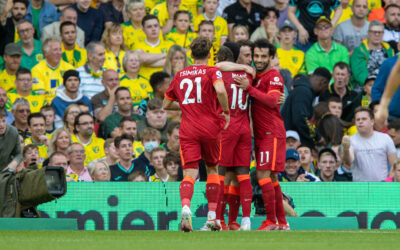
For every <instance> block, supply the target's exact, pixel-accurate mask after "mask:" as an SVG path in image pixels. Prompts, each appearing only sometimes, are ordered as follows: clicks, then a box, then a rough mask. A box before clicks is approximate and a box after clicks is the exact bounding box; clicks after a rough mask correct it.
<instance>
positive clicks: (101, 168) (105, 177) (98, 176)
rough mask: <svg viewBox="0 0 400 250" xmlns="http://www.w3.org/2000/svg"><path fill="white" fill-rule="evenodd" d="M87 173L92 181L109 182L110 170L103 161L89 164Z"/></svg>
mask: <svg viewBox="0 0 400 250" xmlns="http://www.w3.org/2000/svg"><path fill="white" fill-rule="evenodd" d="M88 171H89V174H90V177H92V179H93V181H110V178H111V172H110V168H109V167H108V165H107V163H106V162H105V161H103V160H99V161H92V162H90V163H89V166H88Z"/></svg>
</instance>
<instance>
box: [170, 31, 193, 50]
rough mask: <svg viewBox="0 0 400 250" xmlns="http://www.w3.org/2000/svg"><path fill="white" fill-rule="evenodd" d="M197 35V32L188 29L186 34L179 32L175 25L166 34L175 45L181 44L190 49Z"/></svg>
mask: <svg viewBox="0 0 400 250" xmlns="http://www.w3.org/2000/svg"><path fill="white" fill-rule="evenodd" d="M196 37H197V34H196V33H194V32H193V31H190V30H188V32H187V33H186V34H180V33H178V31H177V29H176V28H175V27H174V28H173V29H172V30H171V31H170V32H168V33H167V34H166V35H165V40H168V41H171V42H172V43H173V44H174V45H175V44H176V45H179V46H181V47H182V48H186V49H189V46H190V44H191V43H192V41H193V40H194V39H195V38H196Z"/></svg>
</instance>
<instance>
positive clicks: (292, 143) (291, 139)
mask: <svg viewBox="0 0 400 250" xmlns="http://www.w3.org/2000/svg"><path fill="white" fill-rule="evenodd" d="M300 145H301V142H300V136H299V133H297V132H296V131H294V130H288V131H286V149H297V147H298V146H300Z"/></svg>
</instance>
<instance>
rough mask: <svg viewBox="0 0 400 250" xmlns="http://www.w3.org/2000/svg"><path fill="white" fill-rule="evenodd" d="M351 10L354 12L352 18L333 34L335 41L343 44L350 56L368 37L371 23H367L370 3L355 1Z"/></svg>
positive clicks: (363, 0) (365, 0) (362, 0)
mask: <svg viewBox="0 0 400 250" xmlns="http://www.w3.org/2000/svg"><path fill="white" fill-rule="evenodd" d="M351 9H352V11H353V15H352V16H351V18H350V19H349V20H346V21H344V22H342V23H340V24H339V25H338V26H337V27H336V28H335V32H334V33H333V39H334V40H335V41H336V42H338V43H340V44H343V45H344V46H345V47H346V48H347V49H348V50H349V53H350V54H351V53H353V50H354V49H355V48H356V47H358V46H360V44H361V42H362V40H364V39H365V38H367V37H368V26H369V22H368V21H366V17H367V16H368V11H369V10H368V1H367V0H354V2H353V5H352V6H351Z"/></svg>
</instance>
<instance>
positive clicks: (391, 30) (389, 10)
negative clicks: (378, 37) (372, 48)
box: [382, 4, 400, 52]
mask: <svg viewBox="0 0 400 250" xmlns="http://www.w3.org/2000/svg"><path fill="white" fill-rule="evenodd" d="M385 9H386V12H385V20H386V23H385V30H384V33H383V38H382V40H383V41H384V42H387V43H389V44H390V46H391V47H392V48H393V50H394V51H396V52H398V51H399V47H398V45H397V44H398V43H399V41H400V5H398V4H391V5H389V6H386V7H385Z"/></svg>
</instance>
